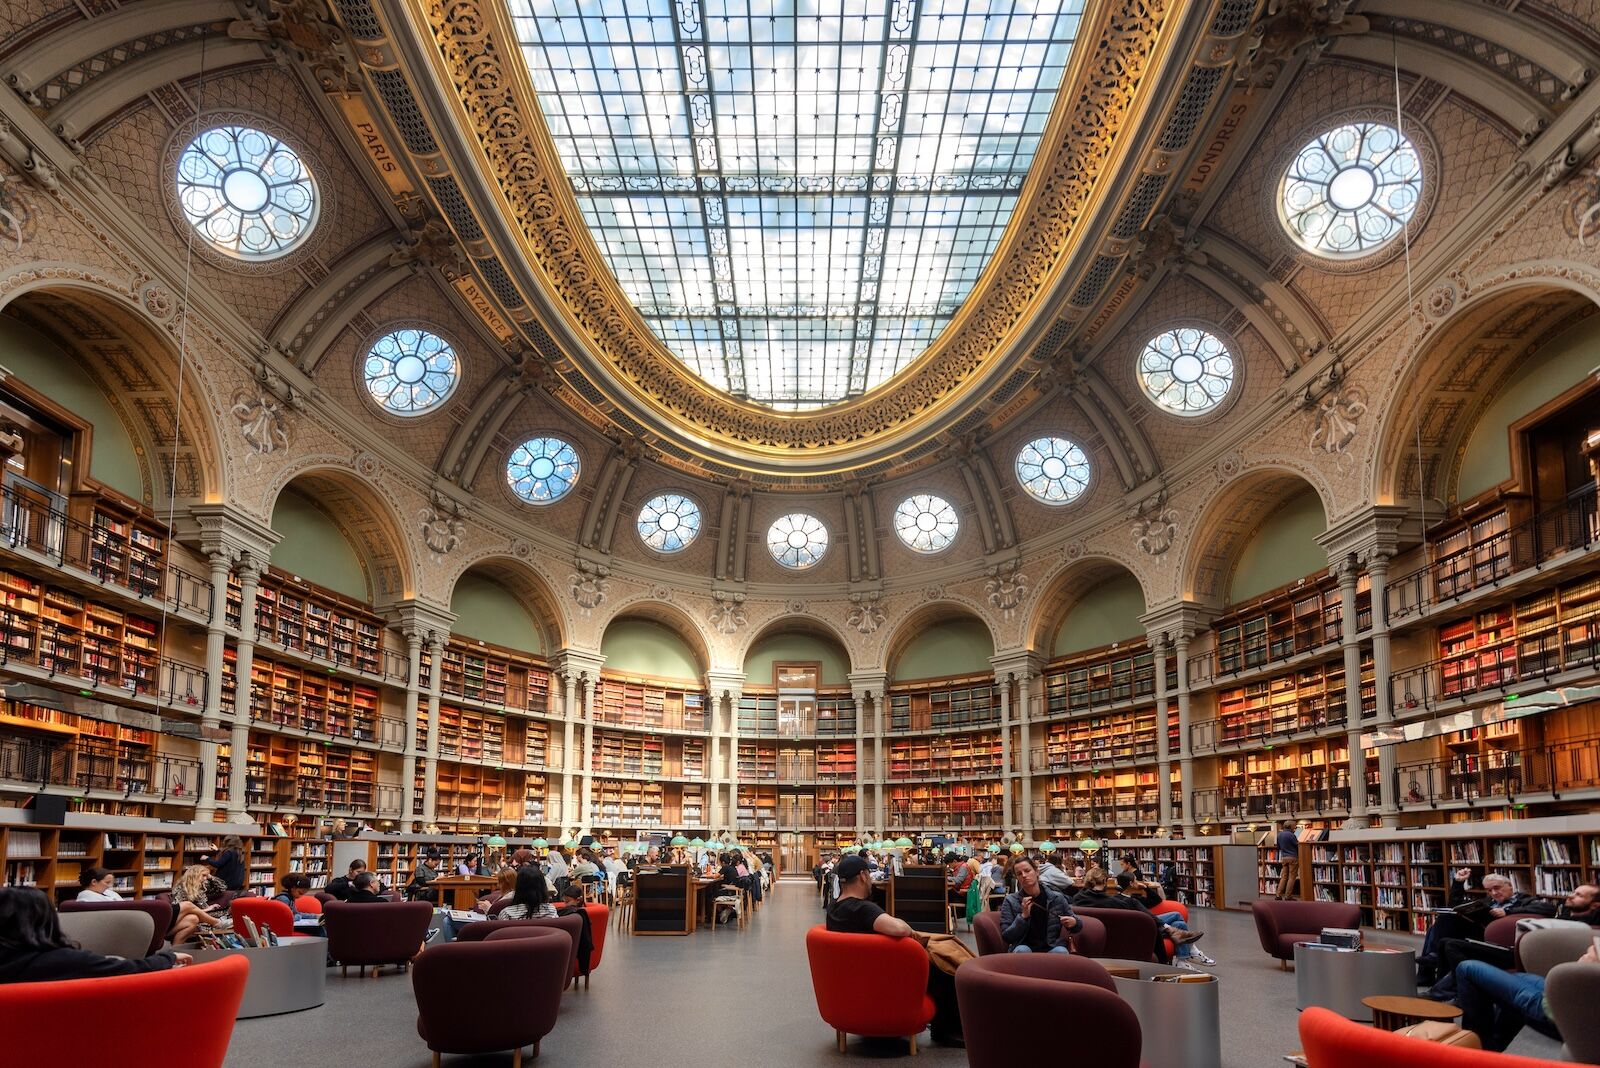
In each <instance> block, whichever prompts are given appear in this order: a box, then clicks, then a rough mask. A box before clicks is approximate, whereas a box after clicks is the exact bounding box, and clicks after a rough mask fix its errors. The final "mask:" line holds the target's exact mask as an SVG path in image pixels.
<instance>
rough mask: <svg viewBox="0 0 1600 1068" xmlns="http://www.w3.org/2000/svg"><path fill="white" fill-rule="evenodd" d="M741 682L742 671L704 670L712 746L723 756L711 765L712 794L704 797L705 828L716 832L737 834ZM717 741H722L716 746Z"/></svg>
mask: <svg viewBox="0 0 1600 1068" xmlns="http://www.w3.org/2000/svg"><path fill="white" fill-rule="evenodd" d="M744 684H745V674H744V672H743V671H707V672H706V692H707V694H709V695H710V699H711V707H710V709H709V710H708V714H709V715H710V718H711V722H710V727H711V744H712V749H713V752H717V755H718V756H722V757H724V758H725V759H724V760H723V761H721V762H718V761H715V760H714V761H713V762H712V763H711V766H710V771H711V782H710V784H709V785H710V791H711V796H710V797H709V798H707V802H708V804H707V809H706V815H705V820H706V829H707V831H708V832H710V833H713V834H715V833H720V831H721V829H723V828H725V829H727V830H730V831H733V832H734V837H736V838H737V837H738V826H739V821H738V815H739V813H738V809H739V798H738V793H739V776H738V774H737V770H738V766H739V763H738V762H739V700H740V698H742V697H743V696H744ZM719 742H723V743H725V744H724V745H720V746H719V745H718V743H719ZM719 750H720V752H719ZM719 824H720V825H721V827H719V826H718V825H719Z"/></svg>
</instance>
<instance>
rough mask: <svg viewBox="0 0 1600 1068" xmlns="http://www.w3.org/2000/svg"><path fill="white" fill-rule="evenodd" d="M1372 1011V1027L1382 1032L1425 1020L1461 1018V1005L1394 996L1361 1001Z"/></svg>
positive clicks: (1372, 997)
mask: <svg viewBox="0 0 1600 1068" xmlns="http://www.w3.org/2000/svg"><path fill="white" fill-rule="evenodd" d="M1361 1004H1363V1005H1365V1006H1366V1007H1367V1008H1369V1009H1371V1010H1372V1026H1373V1027H1376V1028H1377V1029H1378V1030H1380V1031H1398V1030H1400V1028H1402V1027H1410V1026H1411V1025H1412V1024H1414V1023H1421V1022H1422V1021H1424V1020H1441V1021H1444V1022H1447V1023H1448V1022H1450V1021H1452V1020H1458V1019H1460V1018H1461V1007H1460V1006H1459V1005H1446V1004H1445V1003H1444V1002H1442V1001H1430V1000H1428V999H1427V998H1408V997H1401V996H1398V995H1394V994H1373V995H1372V996H1371V997H1364V998H1362V999H1361Z"/></svg>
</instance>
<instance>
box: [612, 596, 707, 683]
mask: <svg viewBox="0 0 1600 1068" xmlns="http://www.w3.org/2000/svg"><path fill="white" fill-rule="evenodd" d="M600 652H601V653H602V654H604V656H605V658H606V660H605V666H606V670H608V671H620V672H624V673H630V674H639V675H652V676H656V677H658V678H665V679H681V680H684V681H694V680H698V679H700V678H701V677H702V676H703V675H704V673H705V661H704V659H703V654H701V653H699V652H697V651H696V650H695V648H694V647H693V646H692V645H691V644H690V642H689V641H688V640H686V639H685V638H684V636H683V634H682V632H681V631H680V630H679V629H678V628H676V627H674V626H672V625H670V624H669V623H668V622H664V621H663V620H662V619H661V618H660V617H659V616H656V617H654V618H652V617H647V616H645V615H644V614H643V613H642V612H640V613H634V614H630V615H627V616H624V617H622V618H620V619H614V620H612V621H611V623H610V625H609V626H607V627H606V632H605V636H604V637H603V638H602V639H601V641H600Z"/></svg>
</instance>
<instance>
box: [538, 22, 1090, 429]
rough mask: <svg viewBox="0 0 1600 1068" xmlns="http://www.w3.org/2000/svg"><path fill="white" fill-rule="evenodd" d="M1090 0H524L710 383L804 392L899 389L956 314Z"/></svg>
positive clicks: (559, 121) (680, 343)
mask: <svg viewBox="0 0 1600 1068" xmlns="http://www.w3.org/2000/svg"><path fill="white" fill-rule="evenodd" d="M1082 5H1083V0H1043V2H1038V3H1018V4H1010V3H1002V4H995V3H991V2H989V0H857V2H854V3H850V4H844V5H839V4H798V5H793V6H788V5H783V6H778V7H773V8H769V9H768V10H766V11H760V12H758V11H757V9H756V6H753V5H750V4H748V3H740V2H715V0H708V2H706V3H705V4H704V5H703V8H702V5H700V4H695V3H679V2H676V0H633V2H630V3H628V4H626V5H623V6H622V7H621V8H620V9H619V8H615V7H611V6H602V5H591V6H584V5H576V6H575V5H573V4H572V3H570V2H564V0H509V8H510V11H511V23H512V27H513V29H514V30H515V33H516V36H517V40H518V42H519V43H520V44H521V47H522V56H523V59H524V60H525V61H526V62H527V65H528V69H529V72H530V74H531V77H532V81H533V87H534V90H535V92H536V93H537V95H538V99H539V104H540V107H541V110H542V112H543V115H544V120H545V124H546V126H547V127H548V128H549V131H550V134H551V138H552V140H553V141H554V143H555V146H556V150H557V152H558V153H559V154H560V158H561V162H562V164H563V165H564V166H565V168H566V171H567V175H568V176H569V178H570V179H571V183H572V189H573V192H574V194H575V196H576V198H577V202H578V205H579V207H580V208H581V209H582V212H583V218H584V220H585V221H586V222H587V223H588V224H589V230H590V232H591V233H592V234H593V236H594V238H595V241H596V243H597V244H598V245H599V248H600V252H601V254H602V255H603V256H604V258H605V261H606V263H607V265H608V266H610V268H611V270H612V273H613V274H615V275H616V278H617V281H618V283H619V284H620V285H621V287H622V290H623V292H624V293H625V294H626V295H627V297H628V299H629V300H630V301H631V302H632V303H633V305H634V307H635V308H636V309H637V310H638V312H639V314H640V316H641V317H642V318H643V319H644V321H645V322H646V323H648V324H649V326H650V328H651V329H652V330H654V331H655V333H656V335H657V336H658V337H659V338H660V339H661V340H662V341H663V342H664V343H665V344H666V346H667V348H668V349H670V350H671V351H672V353H673V354H674V355H675V356H677V357H678V358H679V359H680V360H682V361H683V362H684V364H686V365H687V366H688V367H689V368H690V369H691V370H693V371H694V372H695V373H696V374H698V375H699V376H700V377H701V378H702V379H704V380H705V381H706V382H708V383H710V384H711V385H712V386H715V387H716V388H717V389H720V390H724V391H727V392H731V393H733V394H734V395H735V396H740V397H745V398H748V399H750V400H752V401H755V402H757V403H760V404H767V405H771V406H773V407H775V408H788V409H803V408H815V407H820V406H822V405H825V404H831V403H835V402H838V401H842V400H845V399H847V398H851V397H857V396H860V395H861V394H863V393H865V392H866V391H867V390H869V389H872V388H873V387H874V386H877V385H880V384H881V383H883V382H885V381H887V380H888V379H889V378H890V377H892V376H893V375H894V374H896V373H898V372H899V371H901V370H903V369H905V368H906V367H907V366H909V365H910V364H911V362H912V361H913V360H915V359H916V357H917V356H919V355H921V354H922V352H923V350H924V349H926V348H927V346H928V344H929V343H930V342H931V341H932V340H933V339H934V338H935V337H936V336H937V335H938V333H939V332H940V331H941V330H942V329H943V328H944V327H945V326H946V325H947V324H948V323H949V322H950V320H951V319H952V318H953V317H954V315H955V313H956V311H957V310H958V309H959V308H960V307H961V304H962V302H963V301H964V300H965V299H966V298H967V296H968V294H969V293H971V291H972V288H973V286H974V285H975V284H976V283H977V281H978V276H979V275H980V274H981V273H982V271H983V269H984V267H985V266H986V265H987V264H988V262H989V259H990V256H991V255H992V254H993V252H994V250H995V248H996V246H997V245H998V244H999V241H1000V236H1001V234H1002V233H1003V232H1004V230H1005V227H1006V224H1007V223H1008V222H1009V221H1010V219H1011V214H1012V210H1013V209H1014V208H1015V207H1016V204H1017V197H1018V194H1019V192H1020V191H1021V189H1022V185H1023V181H1024V179H1026V177H1027V175H1028V171H1029V169H1030V168H1031V167H1032V165H1033V160H1034V155H1035V153H1036V152H1037V150H1038V148H1039V143H1040V139H1041V137H1042V136H1043V134H1044V129H1045V125H1046V123H1047V122H1048V121H1049V117H1050V111H1051V106H1052V104H1053V102H1054V100H1055V95H1056V89H1057V88H1058V87H1059V86H1060V84H1061V79H1062V76H1063V75H1064V73H1065V71H1066V64H1067V59H1068V56H1069V54H1070V51H1071V49H1072V45H1073V41H1074V40H1075V37H1076V34H1077V30H1078V23H1079V20H1080V17H1081V15H1082ZM619 12H620V13H619Z"/></svg>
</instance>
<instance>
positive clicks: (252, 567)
mask: <svg viewBox="0 0 1600 1068" xmlns="http://www.w3.org/2000/svg"><path fill="white" fill-rule="evenodd" d="M233 569H234V570H235V571H237V572H238V573H239V582H240V583H241V584H242V585H246V586H252V585H256V584H259V583H260V582H261V576H262V575H264V574H266V573H267V557H265V556H257V555H256V554H255V553H253V552H249V551H246V552H244V553H242V554H240V556H239V560H238V562H237V563H235V564H234V565H233Z"/></svg>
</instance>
